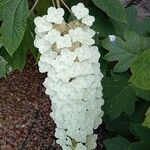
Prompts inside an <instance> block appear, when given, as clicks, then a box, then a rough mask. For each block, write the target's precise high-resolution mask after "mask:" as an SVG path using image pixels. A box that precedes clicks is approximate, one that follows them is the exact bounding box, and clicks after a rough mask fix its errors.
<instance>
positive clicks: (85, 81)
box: [34, 3, 104, 150]
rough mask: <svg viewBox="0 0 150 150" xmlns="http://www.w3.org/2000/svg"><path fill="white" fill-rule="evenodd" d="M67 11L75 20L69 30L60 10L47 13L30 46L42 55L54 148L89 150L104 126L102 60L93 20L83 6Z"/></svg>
mask: <svg viewBox="0 0 150 150" xmlns="http://www.w3.org/2000/svg"><path fill="white" fill-rule="evenodd" d="M71 10H72V12H73V13H74V15H75V16H76V18H77V19H76V20H74V21H72V22H71V23H70V24H69V23H68V24H67V23H66V22H65V21H64V18H63V15H64V10H63V9H62V8H57V9H56V8H54V7H50V8H49V9H48V14H47V15H45V16H43V17H37V18H36V19H35V21H34V22H35V25H36V28H35V32H36V37H35V41H34V45H35V47H37V48H38V49H39V51H40V53H41V57H40V61H39V63H38V65H39V70H40V72H41V73H45V72H47V75H48V77H47V78H46V79H45V82H44V83H43V84H44V86H45V87H46V94H48V95H49V96H50V99H51V101H52V112H51V114H50V115H51V117H52V118H53V119H54V121H55V123H56V126H57V128H56V133H55V136H56V138H57V139H58V140H57V143H58V144H60V145H61V147H62V149H63V150H72V149H74V150H93V149H95V148H96V140H97V135H95V134H93V130H94V129H96V128H97V127H98V126H99V125H100V124H101V123H102V116H103V111H102V110H101V106H102V105H103V104H104V100H103V98H102V96H103V94H102V86H101V79H102V77H103V75H102V73H101V72H100V64H99V63H98V61H99V57H100V54H99V51H98V48H97V47H96V46H93V44H94V43H95V41H94V39H93V36H94V35H95V31H94V30H92V29H90V26H92V24H93V22H94V20H95V19H94V17H93V16H89V10H88V9H87V8H85V6H84V5H83V4H82V3H79V4H78V5H76V6H73V7H72V8H71ZM75 22H76V23H75ZM74 24H76V26H74ZM64 26H65V28H64Z"/></svg>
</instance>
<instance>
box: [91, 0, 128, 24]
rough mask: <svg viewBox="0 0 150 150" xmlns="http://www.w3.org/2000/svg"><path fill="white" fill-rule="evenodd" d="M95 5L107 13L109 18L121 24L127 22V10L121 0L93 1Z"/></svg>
mask: <svg viewBox="0 0 150 150" xmlns="http://www.w3.org/2000/svg"><path fill="white" fill-rule="evenodd" d="M92 1H93V2H94V4H95V5H96V6H97V7H99V8H100V9H102V10H103V11H105V12H106V13H107V15H108V16H110V17H112V18H114V19H115V20H117V21H119V22H125V23H126V22H127V20H126V13H125V9H124V7H123V5H122V3H121V2H120V0H92Z"/></svg>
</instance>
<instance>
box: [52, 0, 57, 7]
mask: <svg viewBox="0 0 150 150" xmlns="http://www.w3.org/2000/svg"><path fill="white" fill-rule="evenodd" d="M52 3H53V6H54V7H55V8H56V5H55V2H54V0H52Z"/></svg>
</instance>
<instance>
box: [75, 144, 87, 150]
mask: <svg viewBox="0 0 150 150" xmlns="http://www.w3.org/2000/svg"><path fill="white" fill-rule="evenodd" d="M75 150H87V147H86V146H85V145H83V144H81V143H79V144H77V147H76V148H75Z"/></svg>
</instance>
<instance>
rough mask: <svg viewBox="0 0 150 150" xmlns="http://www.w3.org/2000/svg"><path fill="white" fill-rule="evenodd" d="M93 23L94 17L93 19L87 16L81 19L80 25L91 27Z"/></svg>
mask: <svg viewBox="0 0 150 150" xmlns="http://www.w3.org/2000/svg"><path fill="white" fill-rule="evenodd" d="M94 21H95V17H93V16H89V15H87V16H85V17H83V18H82V23H83V24H86V25H87V26H92V25H93V23H94Z"/></svg>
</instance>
